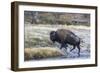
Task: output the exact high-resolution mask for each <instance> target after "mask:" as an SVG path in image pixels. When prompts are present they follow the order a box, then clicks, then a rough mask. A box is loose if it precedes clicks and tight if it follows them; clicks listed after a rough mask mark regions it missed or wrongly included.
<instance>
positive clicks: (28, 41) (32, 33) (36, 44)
mask: <svg viewBox="0 0 100 73" xmlns="http://www.w3.org/2000/svg"><path fill="white" fill-rule="evenodd" d="M60 28H63V29H69V30H71V31H72V32H74V33H75V34H76V35H77V36H79V37H80V38H81V40H82V42H81V56H80V58H89V57H90V28H89V27H86V26H73V25H71V26H66V25H35V24H33V25H30V24H27V25H25V37H24V38H25V41H24V42H25V60H40V59H46V58H48V59H49V58H56V57H57V58H58V57H59V58H62V55H63V58H78V57H77V48H76V49H75V50H73V51H72V52H70V51H69V50H70V49H71V48H72V46H71V45H68V49H67V50H65V49H62V50H60V49H59V47H60V44H58V43H55V44H53V43H52V42H51V41H50V38H49V34H50V31H52V30H57V29H60ZM66 56H67V57H66ZM59 58H58V59H59Z"/></svg>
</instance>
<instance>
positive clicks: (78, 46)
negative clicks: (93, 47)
mask: <svg viewBox="0 0 100 73" xmlns="http://www.w3.org/2000/svg"><path fill="white" fill-rule="evenodd" d="M77 48H78V57H80V45H77Z"/></svg>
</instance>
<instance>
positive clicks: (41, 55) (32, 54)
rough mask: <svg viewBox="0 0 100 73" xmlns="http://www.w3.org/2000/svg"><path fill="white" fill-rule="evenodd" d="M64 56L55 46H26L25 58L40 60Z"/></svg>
mask: <svg viewBox="0 0 100 73" xmlns="http://www.w3.org/2000/svg"><path fill="white" fill-rule="evenodd" d="M58 56H62V53H61V52H60V51H59V50H57V49H55V48H49V47H47V48H25V60H31V59H34V60H39V59H45V58H53V57H58Z"/></svg>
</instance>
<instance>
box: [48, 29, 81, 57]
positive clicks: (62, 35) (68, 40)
mask: <svg viewBox="0 0 100 73" xmlns="http://www.w3.org/2000/svg"><path fill="white" fill-rule="evenodd" d="M50 40H51V41H52V42H53V43H55V42H58V43H60V44H61V47H60V49H62V48H65V49H67V47H68V44H70V45H73V48H72V49H71V50H70V51H72V50H74V49H75V47H77V48H78V56H80V38H79V37H78V36H77V35H75V34H74V33H73V32H72V31H70V30H66V29H58V30H57V31H51V32H50Z"/></svg>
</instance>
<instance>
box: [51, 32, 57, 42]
mask: <svg viewBox="0 0 100 73" xmlns="http://www.w3.org/2000/svg"><path fill="white" fill-rule="evenodd" d="M50 40H51V41H52V42H53V43H55V41H56V31H51V32H50Z"/></svg>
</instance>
